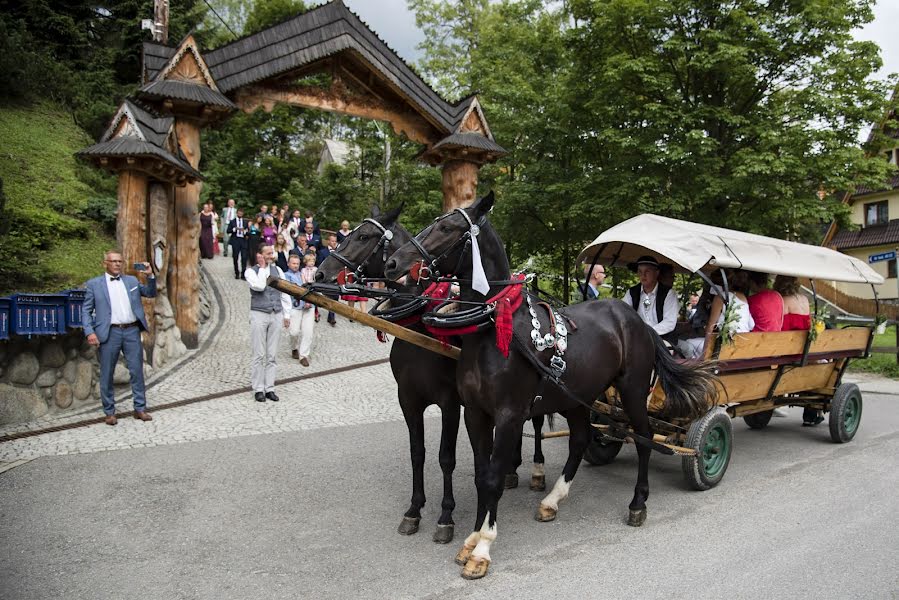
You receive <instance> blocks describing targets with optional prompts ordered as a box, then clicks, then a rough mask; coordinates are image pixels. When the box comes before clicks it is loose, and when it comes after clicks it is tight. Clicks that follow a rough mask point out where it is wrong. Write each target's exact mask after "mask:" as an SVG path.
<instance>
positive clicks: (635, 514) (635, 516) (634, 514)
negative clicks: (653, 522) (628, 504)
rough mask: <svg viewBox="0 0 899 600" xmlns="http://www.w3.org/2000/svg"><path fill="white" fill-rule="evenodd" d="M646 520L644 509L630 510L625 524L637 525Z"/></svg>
mask: <svg viewBox="0 0 899 600" xmlns="http://www.w3.org/2000/svg"><path fill="white" fill-rule="evenodd" d="M645 522H646V509H645V508H641V509H640V510H630V511H629V513H628V515H627V524H628V525H630V526H631V527H639V526H640V525H642V524H643V523H645Z"/></svg>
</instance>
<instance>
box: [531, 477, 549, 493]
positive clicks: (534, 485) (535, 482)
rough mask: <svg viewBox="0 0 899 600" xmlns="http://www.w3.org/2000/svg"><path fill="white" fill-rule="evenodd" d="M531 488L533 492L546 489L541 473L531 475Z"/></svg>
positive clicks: (544, 478) (544, 479)
mask: <svg viewBox="0 0 899 600" xmlns="http://www.w3.org/2000/svg"><path fill="white" fill-rule="evenodd" d="M531 489H532V490H533V491H535V492H543V491H546V477H544V476H543V475H532V476H531Z"/></svg>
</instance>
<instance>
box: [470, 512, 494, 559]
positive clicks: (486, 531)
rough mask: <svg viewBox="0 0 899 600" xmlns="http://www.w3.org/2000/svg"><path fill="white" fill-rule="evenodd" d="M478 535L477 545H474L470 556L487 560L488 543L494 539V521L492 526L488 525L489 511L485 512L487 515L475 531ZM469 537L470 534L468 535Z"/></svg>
mask: <svg viewBox="0 0 899 600" xmlns="http://www.w3.org/2000/svg"><path fill="white" fill-rule="evenodd" d="M477 533H478V534H479V535H480V539H479V540H478V545H477V546H475V549H474V552H472V553H471V557H472V558H484V559H487V560H488V561H489V560H490V544H492V543H493V542H494V541H495V540H496V523H493V527H490V513H489V512H488V513H487V516H486V517H485V518H484V524H483V525H481V530H480V531H479V532H477ZM469 537H471V536H469ZM465 543H468V540H465Z"/></svg>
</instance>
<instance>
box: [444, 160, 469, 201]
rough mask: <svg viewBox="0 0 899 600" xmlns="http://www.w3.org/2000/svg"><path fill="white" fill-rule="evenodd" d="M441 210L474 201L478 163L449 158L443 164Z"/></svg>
mask: <svg viewBox="0 0 899 600" xmlns="http://www.w3.org/2000/svg"><path fill="white" fill-rule="evenodd" d="M442 189H443V212H449V211H451V210H453V209H455V208H465V207H467V206H471V204H473V203H474V201H475V198H476V194H477V190H478V165H477V164H475V163H473V162H468V161H466V160H451V161H449V162H447V163H444V165H443V186H442Z"/></svg>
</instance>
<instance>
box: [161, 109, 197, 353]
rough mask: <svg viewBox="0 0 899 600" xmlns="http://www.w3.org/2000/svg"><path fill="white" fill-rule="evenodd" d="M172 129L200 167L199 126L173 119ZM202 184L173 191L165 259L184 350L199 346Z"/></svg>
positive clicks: (170, 294)
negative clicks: (169, 242)
mask: <svg viewBox="0 0 899 600" xmlns="http://www.w3.org/2000/svg"><path fill="white" fill-rule="evenodd" d="M175 130H176V131H177V133H178V142H179V143H180V145H181V151H182V152H183V153H184V156H185V158H187V161H188V162H189V163H190V166H192V167H193V168H195V169H196V168H197V165H199V164H200V127H199V125H197V124H196V123H195V122H193V121H190V120H188V119H183V118H176V119H175ZM201 188H202V183H200V182H196V183H189V184H187V185H185V186H183V187H179V188H175V213H174V219H175V239H174V240H172V242H173V248H172V253H171V258H170V260H169V282H170V284H171V285H170V287H169V290H168V292H169V300H170V301H171V303H172V305H173V306H177V307H178V310H177V311H175V323H176V324H177V325H178V328H179V329H180V330H181V341H182V342H184V345H185V346H187V347H188V348H196V347H197V346H198V345H199V341H200V340H199V330H200V216H199V213H198V211H197V208H198V207H197V204H198V203H199V201H200V190H201Z"/></svg>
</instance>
